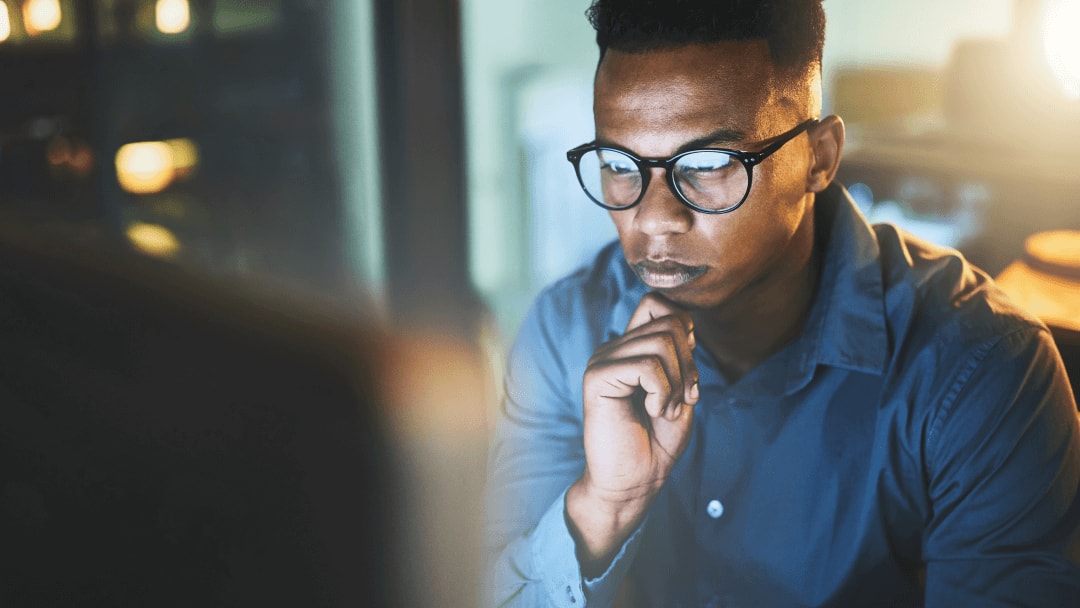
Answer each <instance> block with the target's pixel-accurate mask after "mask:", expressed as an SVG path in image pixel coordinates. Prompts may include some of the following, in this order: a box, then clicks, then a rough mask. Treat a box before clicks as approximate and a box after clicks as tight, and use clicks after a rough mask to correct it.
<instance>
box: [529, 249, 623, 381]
mask: <svg viewBox="0 0 1080 608" xmlns="http://www.w3.org/2000/svg"><path fill="white" fill-rule="evenodd" d="M636 289H640V287H639V281H638V280H637V278H636V277H635V276H634V275H633V272H632V271H631V270H630V269H629V267H628V266H627V264H626V261H625V258H624V257H623V254H622V249H621V248H620V247H619V243H618V241H613V242H612V243H610V244H608V245H606V246H604V248H603V249H601V250H600V251H599V252H598V253H597V254H596V256H595V257H594V258H593V259H592V260H591V261H590V262H589V263H587V264H586V265H584V266H582V267H581V268H579V269H577V270H576V271H574V272H572V273H571V274H569V275H567V276H566V277H563V278H562V279H560V280H558V281H556V282H555V283H552V284H551V285H549V286H547V287H545V288H544V289H543V290H542V291H541V292H540V294H539V295H538V296H537V297H536V299H535V300H534V301H533V304H532V306H531V307H530V309H529V312H528V314H527V315H526V317H525V320H524V321H523V323H522V325H521V328H520V329H519V330H518V336H517V339H516V340H515V342H514V346H513V348H512V349H511V365H512V366H513V365H515V362H518V364H517V365H518V366H528V367H533V366H537V365H543V366H548V367H550V366H552V365H556V366H558V367H561V368H563V369H564V370H565V371H568V372H569V371H571V370H573V369H575V368H576V367H582V366H583V365H584V363H585V362H587V361H588V358H589V357H590V356H591V355H592V352H593V350H595V348H596V346H598V345H599V344H602V343H603V342H606V341H607V340H608V339H610V337H611V336H609V335H608V334H609V333H610V328H612V327H614V326H615V324H616V323H617V322H618V318H619V316H620V314H621V311H622V310H623V309H624V308H627V306H630V310H632V306H633V305H636V301H633V302H631V300H633V299H634V296H635V293H636V292H635V290H636ZM582 369H583V367H582Z"/></svg>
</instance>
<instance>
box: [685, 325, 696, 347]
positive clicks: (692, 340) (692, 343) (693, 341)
mask: <svg viewBox="0 0 1080 608" xmlns="http://www.w3.org/2000/svg"><path fill="white" fill-rule="evenodd" d="M687 342H689V343H690V348H696V347H697V338H695V337H694V330H692V329H691V330H690V333H689V334H687Z"/></svg>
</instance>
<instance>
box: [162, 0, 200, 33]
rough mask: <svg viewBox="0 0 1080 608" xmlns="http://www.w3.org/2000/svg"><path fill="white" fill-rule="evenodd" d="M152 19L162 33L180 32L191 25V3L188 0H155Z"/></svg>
mask: <svg viewBox="0 0 1080 608" xmlns="http://www.w3.org/2000/svg"><path fill="white" fill-rule="evenodd" d="M154 20H155V22H156V25H157V29H158V31H159V32H161V33H162V34H180V33H183V32H184V31H185V30H187V29H188V27H190V26H191V5H190V3H189V2H188V0H157V4H155V5H154Z"/></svg>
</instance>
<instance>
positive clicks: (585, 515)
mask: <svg viewBox="0 0 1080 608" xmlns="http://www.w3.org/2000/svg"><path fill="white" fill-rule="evenodd" d="M694 346H695V340H694V332H693V320H692V319H691V318H690V314H689V313H687V312H686V311H684V310H681V309H680V308H678V307H677V306H675V305H674V304H672V303H671V302H670V301H668V300H667V299H665V298H664V297H663V296H660V295H657V294H648V295H646V296H645V297H644V298H642V300H641V303H640V304H638V307H637V309H636V310H635V311H634V314H633V316H632V317H631V319H630V323H629V324H628V325H627V328H626V333H625V334H623V335H622V336H620V337H619V338H616V339H615V340H612V341H611V342H608V343H607V344H604V345H601V346H600V347H599V348H597V349H596V352H595V353H593V357H592V359H591V360H590V361H589V365H588V368H587V369H586V370H585V377H584V381H583V400H584V403H583V407H584V418H585V460H586V465H585V473H584V475H583V476H582V478H581V479H580V480H578V482H577V483H575V484H574V486H573V487H571V489H570V492H569V493H568V494H567V514H568V515H569V517H570V520H571V522H572V524H573V525H574V526H575V527H576V528H577V530H576V531H575V532H576V533H577V536H578V544H579V550H580V552H581V553H582V556H583V557H584V558H585V559H584V560H583V561H584V562H586V563H592V564H593V565H594V566H596V567H597V568H603V567H606V563H607V562H609V561H610V557H611V555H612V554H613V553H614V550H616V549H618V547H620V546H621V545H622V543H623V542H625V540H626V538H627V537H628V536H629V534H630V533H631V532H633V530H634V529H635V528H636V527H637V526H638V525H639V524H640V521H641V519H642V518H643V517H644V514H645V511H646V510H647V509H648V506H649V504H650V502H651V501H652V498H653V497H654V496H655V495H656V493H657V492H659V491H660V488H661V487H663V484H664V482H665V481H666V480H667V477H668V475H669V474H670V473H671V469H672V468H673V467H674V466H675V463H676V462H677V461H678V459H679V457H680V456H682V453H683V452H684V451H685V450H686V446H687V444H688V443H689V440H690V432H691V429H692V428H693V418H694V410H693V405H694V404H695V403H697V400H698V372H697V367H696V366H695V364H694V359H693V356H692V350H693V348H694ZM584 565H585V563H583V566H584Z"/></svg>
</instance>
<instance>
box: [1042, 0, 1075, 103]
mask: <svg viewBox="0 0 1080 608" xmlns="http://www.w3.org/2000/svg"><path fill="white" fill-rule="evenodd" d="M1044 18H1045V21H1044V22H1043V24H1044V27H1045V30H1044V38H1043V50H1044V51H1045V52H1046V59H1047V61H1049V63H1050V69H1051V70H1053V72H1054V76H1055V77H1057V79H1058V81H1059V82H1060V84H1061V86H1062V87H1063V88H1064V89H1065V93H1066V94H1067V95H1068V96H1069V97H1071V98H1074V99H1080V37H1078V36H1077V34H1076V24H1077V23H1080V0H1049V1H1048V2H1047V5H1046V13H1045V17H1044Z"/></svg>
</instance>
